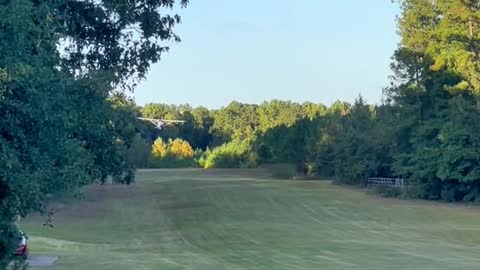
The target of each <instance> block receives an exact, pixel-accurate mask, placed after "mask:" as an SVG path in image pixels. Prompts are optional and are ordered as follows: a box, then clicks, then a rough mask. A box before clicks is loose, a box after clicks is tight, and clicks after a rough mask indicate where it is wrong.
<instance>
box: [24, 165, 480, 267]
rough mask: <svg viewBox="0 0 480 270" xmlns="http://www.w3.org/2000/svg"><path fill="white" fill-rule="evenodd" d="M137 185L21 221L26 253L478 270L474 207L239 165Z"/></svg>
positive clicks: (104, 260)
mask: <svg viewBox="0 0 480 270" xmlns="http://www.w3.org/2000/svg"><path fill="white" fill-rule="evenodd" d="M137 179H138V182H137V183H136V184H135V185H133V186H130V187H126V186H92V187H89V188H88V189H86V190H85V192H84V198H83V199H81V200H78V199H63V200H60V201H59V202H56V203H55V204H54V205H52V207H53V208H55V209H56V214H55V216H54V225H55V227H54V228H47V227H44V226H42V223H43V222H42V221H43V220H44V218H41V217H30V218H29V219H27V220H24V221H23V222H22V227H23V229H24V230H25V231H26V232H27V233H29V235H30V248H31V253H32V254H45V255H56V256H59V261H58V262H57V264H56V265H55V266H54V267H52V268H49V269H58V270H67V269H68V270H75V269H82V270H100V269H102V270H104V269H105V270H106V269H112V270H123V269H129V270H137V269H138V270H142V269H152V270H159V269H160V270H168V269H172V270H173V269H195V270H197V269H198V270H203V269H204V270H215V269H219V270H230V269H231V270H237V269H260V270H263V269H265V270H267V269H268V270H270V269H272V270H281V269H285V270H287V269H288V270H293V269H299V270H301V269H322V270H330V269H331V270H333V269H365V270H367V269H422V270H425V269H435V270H438V269H476V270H478V269H480V209H478V208H471V209H469V208H466V207H461V206H447V205H441V204H433V203H428V202H425V203H424V202H407V201H397V200H387V199H381V198H378V197H375V196H372V195H366V194H365V192H363V191H360V190H355V189H351V188H345V187H339V186H334V185H332V184H330V183H329V182H321V181H305V182H302V181H281V180H269V179H267V178H266V177H265V176H264V175H260V174H259V175H257V174H254V173H249V172H248V171H241V170H236V171H228V170H223V171H210V172H205V171H198V170H167V171H142V172H139V173H138V178H137ZM39 269H40V268H39ZM42 269H44V268H42Z"/></svg>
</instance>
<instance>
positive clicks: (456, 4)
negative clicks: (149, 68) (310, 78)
mask: <svg viewBox="0 0 480 270" xmlns="http://www.w3.org/2000/svg"><path fill="white" fill-rule="evenodd" d="M400 5H401V7H402V14H401V16H400V18H399V33H400V35H401V37H402V40H401V43H400V45H399V48H398V49H397V50H396V52H395V53H394V56H393V62H392V70H393V73H394V75H393V76H392V84H391V85H390V86H389V87H387V88H386V89H385V91H384V100H383V102H382V103H381V104H378V105H369V104H367V103H366V101H365V100H364V99H363V98H361V97H359V98H358V99H357V100H356V101H355V102H354V103H353V104H348V103H343V102H337V103H335V104H333V105H332V106H330V107H329V108H327V107H325V106H322V105H319V104H310V103H307V104H298V103H292V102H283V101H272V102H267V103H264V104H260V105H248V104H241V103H238V102H233V103H231V104H229V105H228V106H227V107H224V108H222V109H219V110H212V111H207V110H205V109H202V112H203V113H204V114H203V115H204V117H203V118H197V119H201V120H196V121H192V122H191V125H192V126H193V127H192V126H188V127H187V126H186V127H179V128H178V130H177V132H178V133H176V134H175V136H179V137H181V138H183V139H186V140H188V141H190V139H189V136H192V134H193V133H192V132H191V130H196V132H197V134H204V136H201V137H196V138H195V140H198V138H201V142H198V141H195V142H194V143H193V144H194V145H195V147H202V148H204V147H206V146H209V147H212V148H215V147H217V146H221V145H223V146H222V147H221V150H217V151H215V150H213V152H217V153H218V154H219V157H224V158H226V159H227V160H228V162H226V163H227V164H228V166H232V161H235V160H238V161H241V162H234V163H236V166H249V164H254V165H257V164H261V163H270V162H273V163H276V162H289V163H295V164H297V165H298V169H299V170H302V171H304V172H306V173H311V174H318V175H323V176H328V177H333V178H334V179H336V180H337V181H338V182H342V183H347V184H365V182H366V180H367V178H368V177H371V176H383V177H403V178H405V179H407V180H408V183H409V188H408V191H407V193H408V195H410V196H414V197H417V198H424V199H434V200H446V201H478V200H480V163H479V162H480V148H479V146H480V135H479V134H478V132H476V131H477V130H478V129H479V128H480V111H479V109H480V105H479V96H478V95H479V93H480V92H479V91H480V83H479V81H480V79H479V78H480V53H479V52H480V16H479V14H480V1H477V0H468V1H458V0H437V1H424V0H402V1H400ZM162 106H163V107H165V105H155V104H150V105H148V106H146V107H145V108H143V111H142V112H144V113H146V112H149V111H153V110H154V109H153V108H155V107H162ZM167 107H168V106H167ZM169 108H170V109H172V108H173V110H174V111H175V110H177V111H179V110H180V111H182V112H183V113H184V114H185V112H186V111H189V110H188V109H187V110H185V109H186V108H188V106H183V107H182V108H177V109H175V108H174V107H169ZM195 110H198V109H195ZM191 113H192V110H190V112H189V113H186V115H188V114H191ZM149 115H150V116H153V114H149ZM156 116H158V117H168V115H166V114H159V115H156ZM174 116H175V117H180V118H181V116H182V115H179V114H177V115H174ZM183 129H184V130H185V132H184V131H183ZM193 137H195V136H193ZM192 142H193V140H192ZM245 144H247V145H248V150H245ZM239 153H240V154H239ZM239 155H240V156H239ZM216 159H217V160H218V157H216ZM212 164H222V162H218V161H217V163H212Z"/></svg>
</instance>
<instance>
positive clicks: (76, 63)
mask: <svg viewBox="0 0 480 270" xmlns="http://www.w3.org/2000/svg"><path fill="white" fill-rule="evenodd" d="M174 3H175V1H173V0H139V1H116V0H102V1H90V0H87V1H76V0H47V1H38V0H15V1H13V0H5V1H0V25H2V31H0V38H1V40H0V114H1V115H2V117H1V119H0V187H1V192H0V231H1V234H0V268H2V269H3V268H4V267H5V265H6V264H8V262H9V260H10V259H11V258H10V254H12V252H11V251H12V249H13V248H14V247H15V244H16V243H15V242H16V238H15V231H16V228H15V226H13V222H14V220H15V217H16V216H18V215H19V216H25V215H27V214H28V213H31V212H33V211H42V210H45V206H46V203H47V201H48V195H49V194H53V193H56V192H61V191H64V190H74V189H76V188H78V187H80V186H82V185H85V184H89V183H91V182H93V181H96V180H100V179H102V180H104V179H105V178H106V175H109V174H110V175H112V176H114V180H115V181H117V182H122V183H130V182H132V181H133V178H132V176H133V171H132V170H133V168H132V166H130V164H129V163H128V161H127V160H126V155H125V153H126V149H128V147H129V146H130V145H131V140H132V138H133V134H134V132H133V130H134V128H133V127H134V125H135V124H134V121H135V118H134V116H135V115H134V112H133V111H131V110H130V109H128V106H126V107H125V106H123V105H121V104H119V103H117V101H118V99H109V98H110V97H112V95H111V94H112V92H113V89H114V87H115V86H123V87H126V88H131V87H134V86H135V83H136V82H137V81H138V80H140V79H142V78H143V77H144V76H145V74H146V72H147V71H148V68H149V66H150V64H151V63H153V62H156V61H158V60H159V59H160V56H161V53H162V52H164V51H165V50H167V49H168V47H166V46H162V44H161V41H164V40H177V41H178V37H177V36H176V35H175V34H174V33H173V32H172V29H173V27H174V25H175V24H176V23H178V22H179V21H180V18H179V17H178V16H176V15H165V14H160V11H161V10H164V9H165V8H171V7H172V6H173V4H174ZM181 4H183V5H186V4H187V1H181ZM119 115H122V116H121V117H117V116H119Z"/></svg>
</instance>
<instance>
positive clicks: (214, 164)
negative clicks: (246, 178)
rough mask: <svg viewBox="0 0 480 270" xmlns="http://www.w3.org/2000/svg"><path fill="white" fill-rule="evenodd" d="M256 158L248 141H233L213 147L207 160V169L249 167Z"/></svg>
mask: <svg viewBox="0 0 480 270" xmlns="http://www.w3.org/2000/svg"><path fill="white" fill-rule="evenodd" d="M253 165H255V164H254V160H253V158H252V155H251V152H250V145H249V144H248V143H247V142H246V141H242V142H239V141H232V142H230V143H226V144H224V145H222V146H220V147H217V148H215V149H213V151H212V153H211V154H209V155H208V156H207V159H206V160H205V169H211V168H248V167H252V166H253Z"/></svg>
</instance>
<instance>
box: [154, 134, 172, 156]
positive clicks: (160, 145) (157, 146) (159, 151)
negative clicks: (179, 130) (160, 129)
mask: <svg viewBox="0 0 480 270" xmlns="http://www.w3.org/2000/svg"><path fill="white" fill-rule="evenodd" d="M167 154H168V146H167V144H166V143H165V142H164V141H163V140H162V138H158V139H156V140H155V142H154V143H153V145H152V157H153V158H154V159H162V158H164V157H166V156H167Z"/></svg>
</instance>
